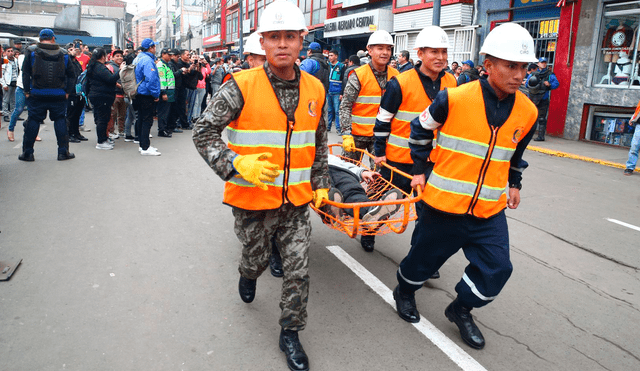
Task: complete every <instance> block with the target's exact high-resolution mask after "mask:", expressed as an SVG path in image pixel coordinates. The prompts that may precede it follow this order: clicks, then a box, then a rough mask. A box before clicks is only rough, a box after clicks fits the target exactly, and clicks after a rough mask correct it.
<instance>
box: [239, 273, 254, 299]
mask: <svg viewBox="0 0 640 371" xmlns="http://www.w3.org/2000/svg"><path fill="white" fill-rule="evenodd" d="M256 281H257V280H250V279H248V278H244V277H242V276H240V282H238V293H240V299H242V301H244V302H245V303H251V302H252V301H253V299H254V298H255V297H256Z"/></svg>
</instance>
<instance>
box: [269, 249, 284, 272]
mask: <svg viewBox="0 0 640 371" xmlns="http://www.w3.org/2000/svg"><path fill="white" fill-rule="evenodd" d="M271 243H272V245H271V246H272V248H271V256H270V257H269V268H270V269H271V275H272V276H274V277H282V276H284V270H283V269H282V257H281V256H280V252H279V251H278V248H277V247H276V246H275V242H274V241H273V240H271Z"/></svg>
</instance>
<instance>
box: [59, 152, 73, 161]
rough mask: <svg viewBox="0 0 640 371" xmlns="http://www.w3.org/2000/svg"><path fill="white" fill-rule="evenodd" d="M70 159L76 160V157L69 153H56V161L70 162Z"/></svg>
mask: <svg viewBox="0 0 640 371" xmlns="http://www.w3.org/2000/svg"><path fill="white" fill-rule="evenodd" d="M72 158H76V155H74V154H73V153H71V152H69V151H67V152H66V153H58V161H64V160H71V159H72Z"/></svg>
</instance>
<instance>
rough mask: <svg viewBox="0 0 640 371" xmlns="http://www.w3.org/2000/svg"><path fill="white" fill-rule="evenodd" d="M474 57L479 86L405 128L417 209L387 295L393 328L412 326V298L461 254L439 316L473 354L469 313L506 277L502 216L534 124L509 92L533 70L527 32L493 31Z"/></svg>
mask: <svg viewBox="0 0 640 371" xmlns="http://www.w3.org/2000/svg"><path fill="white" fill-rule="evenodd" d="M480 54H483V55H485V60H484V68H485V69H486V70H487V72H488V73H489V78H488V79H486V80H485V79H480V80H476V81H473V82H470V83H467V84H464V85H461V86H459V87H457V88H451V89H447V90H444V91H441V92H440V93H438V95H437V96H436V98H435V100H434V101H433V103H431V105H430V106H429V107H428V108H427V109H425V110H424V111H423V112H422V114H420V116H419V117H418V118H416V119H414V120H412V121H411V136H410V139H409V147H410V148H411V158H412V159H413V161H414V170H415V172H414V175H413V180H412V182H411V185H412V186H413V187H417V186H421V187H423V189H424V193H423V195H424V196H423V202H424V204H422V205H421V206H422V207H420V208H419V215H418V222H417V223H416V226H415V229H414V232H413V236H412V238H411V250H410V251H409V254H408V255H407V256H406V257H405V258H404V259H403V260H402V262H401V263H400V267H399V268H398V271H397V274H396V276H397V279H398V286H396V288H395V289H394V291H393V297H394V299H395V300H396V308H397V310H398V315H399V316H400V318H402V319H404V320H405V321H408V322H418V321H420V314H419V313H418V310H417V308H416V302H415V292H416V291H417V290H418V289H420V288H421V287H422V285H423V284H424V283H425V282H426V281H427V279H429V277H431V275H432V274H433V273H434V272H436V271H437V270H438V269H439V268H440V267H441V266H442V264H444V263H445V262H446V261H447V259H449V257H451V256H452V255H453V254H455V253H456V252H457V251H458V250H460V248H462V249H463V251H464V254H465V256H466V258H467V259H468V260H469V265H468V266H467V267H466V269H465V271H464V274H463V277H462V279H461V280H460V281H459V282H458V284H457V285H456V292H457V293H458V296H457V298H456V299H455V300H454V301H453V302H452V303H451V304H449V306H448V307H447V308H446V310H445V316H446V317H447V318H448V319H449V321H451V322H454V323H455V324H456V325H457V326H458V329H459V330H460V335H461V337H462V340H463V341H464V342H465V343H467V344H468V345H469V346H471V347H473V348H475V349H482V348H483V347H484V345H485V340H484V337H483V336H482V333H481V332H480V329H479V328H478V326H477V325H476V324H475V322H474V321H473V317H472V316H471V309H473V308H478V307H482V306H484V305H486V304H488V303H490V302H491V301H492V300H494V299H495V298H496V296H497V295H498V294H499V293H500V291H501V290H502V288H503V287H504V285H505V284H506V282H507V280H508V279H509V276H510V275H511V272H512V270H513V267H512V265H511V261H510V260H509V233H508V230H507V220H506V216H505V208H507V207H508V208H510V209H515V208H517V207H518V205H519V204H520V189H521V187H522V185H521V179H522V171H523V170H524V169H525V168H526V167H527V166H528V164H527V163H526V162H525V161H524V160H523V159H522V154H523V153H524V150H525V148H526V147H527V145H528V144H529V141H530V140H531V137H532V136H533V133H534V125H535V122H536V118H537V110H536V107H535V105H534V104H533V103H532V102H531V101H530V100H529V99H528V98H527V97H526V96H525V95H524V94H522V93H521V92H520V91H519V90H518V88H519V87H520V84H521V83H522V79H523V78H524V76H525V75H526V72H527V65H528V64H529V63H531V62H533V61H535V60H536V58H535V56H534V47H533V39H532V38H531V35H529V32H527V30H526V29H524V28H523V27H521V26H520V25H517V24H515V23H505V24H503V25H501V26H498V27H496V28H495V29H494V30H493V31H491V32H490V33H489V35H487V37H486V39H485V41H484V44H483V45H482V49H481V50H480ZM434 130H438V145H437V147H436V148H435V149H433V146H432V142H431V141H432V139H433V132H434ZM431 168H432V169H431ZM427 179H428V181H427ZM507 189H508V191H507ZM507 192H508V197H507Z"/></svg>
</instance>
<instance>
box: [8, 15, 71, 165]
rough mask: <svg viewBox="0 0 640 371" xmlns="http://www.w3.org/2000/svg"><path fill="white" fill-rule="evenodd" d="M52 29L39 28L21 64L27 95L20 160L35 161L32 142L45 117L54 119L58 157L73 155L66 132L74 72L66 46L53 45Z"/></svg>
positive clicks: (69, 157)
mask: <svg viewBox="0 0 640 371" xmlns="http://www.w3.org/2000/svg"><path fill="white" fill-rule="evenodd" d="M55 42H56V36H55V35H54V33H53V31H52V30H51V29H48V28H45V29H43V30H42V31H40V42H39V43H37V44H36V45H33V46H30V47H29V48H28V49H27V52H26V53H25V56H24V62H23V65H22V82H23V85H24V94H25V97H26V98H27V107H28V108H29V118H28V119H27V121H26V123H25V128H24V139H23V141H22V154H21V155H20V156H18V159H19V160H21V161H34V157H33V144H34V143H35V141H36V137H37V136H38V131H39V130H40V123H41V122H42V121H44V119H45V118H46V117H47V111H48V112H49V117H50V118H51V120H53V126H54V129H55V132H56V138H57V139H58V160H59V161H63V160H69V159H72V158H74V157H76V156H75V155H74V154H73V153H69V135H68V132H67V122H66V115H67V98H68V97H69V92H71V91H72V89H75V81H73V79H74V76H75V73H74V70H73V66H72V64H71V63H70V62H69V55H68V53H67V51H66V50H65V49H62V48H60V47H59V46H58V45H56V43H55Z"/></svg>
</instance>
